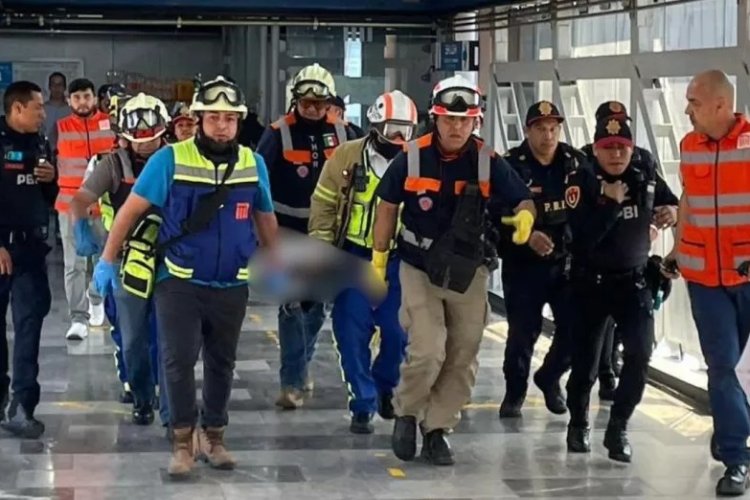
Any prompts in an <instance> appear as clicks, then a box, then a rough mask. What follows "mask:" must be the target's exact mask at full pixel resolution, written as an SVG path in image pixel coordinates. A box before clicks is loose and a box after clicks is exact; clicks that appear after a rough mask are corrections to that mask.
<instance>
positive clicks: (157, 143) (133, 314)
mask: <svg viewBox="0 0 750 500" xmlns="http://www.w3.org/2000/svg"><path fill="white" fill-rule="evenodd" d="M117 116H118V120H117V130H118V132H119V134H120V138H121V139H122V140H123V142H124V146H123V147H120V148H117V149H115V150H114V151H113V152H112V153H110V154H108V155H105V156H104V157H103V158H102V159H101V160H100V161H99V162H98V163H97V165H96V167H95V168H94V169H93V171H92V172H91V174H90V175H89V176H88V177H87V178H86V180H85V182H84V184H83V186H82V187H81V188H80V189H79V190H78V192H77V193H76V195H75V197H74V198H73V201H72V203H71V207H72V212H73V217H74V218H75V220H76V227H78V226H79V225H80V226H81V227H82V228H84V229H83V230H82V231H80V232H77V233H76V235H77V236H78V235H79V234H80V235H81V238H79V239H78V241H77V242H76V245H77V250H78V251H79V253H83V254H86V253H88V252H90V251H92V250H94V249H95V248H96V247H98V246H99V245H100V242H97V241H95V240H94V239H93V237H89V236H87V234H90V233H89V232H88V231H86V230H85V228H86V227H90V226H88V219H87V218H88V207H89V206H90V205H91V204H92V203H94V202H95V201H96V200H98V199H100V198H102V197H105V196H106V197H107V198H108V199H109V200H110V201H111V206H112V208H113V215H114V214H115V213H117V211H118V210H119V209H120V207H121V206H122V205H123V204H124V203H125V199H126V198H127V197H128V195H129V194H130V190H131V189H132V187H133V184H134V182H135V180H136V178H137V177H138V176H139V175H140V173H141V172H142V171H143V169H144V167H145V165H146V161H147V160H148V158H150V157H151V155H152V154H153V153H155V152H156V151H157V150H158V149H159V148H160V147H161V146H162V145H163V144H164V134H165V132H166V130H167V124H168V123H169V115H168V114H167V111H166V106H165V105H164V103H163V102H162V101H160V100H159V99H157V98H156V97H153V96H150V95H146V94H143V93H141V94H138V95H137V96H135V97H133V98H130V99H128V100H127V102H125V103H124V104H123V105H122V106H121V107H120V108H119V111H118V114H117ZM110 228H111V220H110V221H109V224H108V226H107V230H108V231H109V229H110ZM136 234H138V231H135V232H134V235H136ZM91 236H92V235H91ZM96 249H98V248H96ZM126 254H127V252H126ZM105 301H106V302H107V306H108V307H107V310H108V311H109V313H110V321H111V322H112V324H113V326H114V329H113V334H112V335H113V338H115V342H116V343H117V339H116V337H119V336H121V342H122V345H121V349H122V353H123V358H124V366H125V373H126V377H127V382H128V385H129V389H130V391H131V392H132V395H133V413H132V419H133V423H135V424H136V425H149V424H151V422H153V420H154V406H156V404H157V403H156V401H155V400H156V398H155V387H156V384H157V383H158V381H159V380H160V379H161V377H160V376H159V370H158V347H157V342H156V331H155V324H156V322H155V317H154V306H153V301H152V300H149V299H147V298H145V297H139V296H136V295H133V294H131V293H128V291H127V290H126V289H124V288H122V287H120V288H118V289H116V290H114V293H111V294H107V295H106V296H105ZM159 385H161V384H159ZM161 386H162V387H163V385H161ZM163 392H164V391H162V393H163ZM161 396H162V397H161V402H160V403H159V404H158V406H159V410H160V414H161V419H162V422H163V423H164V424H165V425H166V424H167V423H168V422H169V412H168V405H167V401H166V396H165V394H161Z"/></svg>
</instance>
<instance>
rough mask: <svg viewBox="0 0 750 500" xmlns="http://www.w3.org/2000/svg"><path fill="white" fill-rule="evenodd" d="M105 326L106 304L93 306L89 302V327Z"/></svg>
mask: <svg viewBox="0 0 750 500" xmlns="http://www.w3.org/2000/svg"><path fill="white" fill-rule="evenodd" d="M103 324H104V302H101V303H99V304H96V305H95V304H92V303H91V302H89V325H90V326H102V325H103Z"/></svg>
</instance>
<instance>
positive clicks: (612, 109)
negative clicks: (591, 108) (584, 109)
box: [594, 101, 630, 123]
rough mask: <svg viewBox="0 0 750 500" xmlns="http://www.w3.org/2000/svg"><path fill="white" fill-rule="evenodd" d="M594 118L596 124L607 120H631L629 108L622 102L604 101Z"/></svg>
mask: <svg viewBox="0 0 750 500" xmlns="http://www.w3.org/2000/svg"><path fill="white" fill-rule="evenodd" d="M594 117H595V118H596V123H599V122H600V121H602V120H604V119H606V118H624V119H625V120H630V116H628V108H626V107H625V105H624V104H623V103H621V102H620V101H604V102H603V103H601V104H600V105H599V107H598V108H596V113H595V114H594Z"/></svg>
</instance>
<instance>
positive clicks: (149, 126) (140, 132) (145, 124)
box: [122, 109, 166, 139]
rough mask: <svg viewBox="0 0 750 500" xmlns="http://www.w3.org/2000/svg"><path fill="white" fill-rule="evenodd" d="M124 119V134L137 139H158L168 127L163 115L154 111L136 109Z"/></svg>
mask: <svg viewBox="0 0 750 500" xmlns="http://www.w3.org/2000/svg"><path fill="white" fill-rule="evenodd" d="M124 118H125V120H124V123H123V127H122V132H124V133H127V134H128V135H130V136H132V137H133V138H135V139H148V138H149V137H156V136H157V135H159V134H160V133H161V132H163V131H164V129H165V127H166V125H165V123H164V119H163V117H162V116H161V113H159V112H158V111H156V110H153V109H136V110H135V111H131V112H130V113H127V114H126V115H124Z"/></svg>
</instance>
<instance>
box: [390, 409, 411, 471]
mask: <svg viewBox="0 0 750 500" xmlns="http://www.w3.org/2000/svg"><path fill="white" fill-rule="evenodd" d="M391 448H393V453H394V454H395V455H396V456H397V457H398V458H400V459H401V460H404V461H406V462H408V461H409V460H414V457H415V456H416V454H417V419H416V418H415V417H411V416H406V417H396V420H395V422H394V423H393V436H391Z"/></svg>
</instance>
